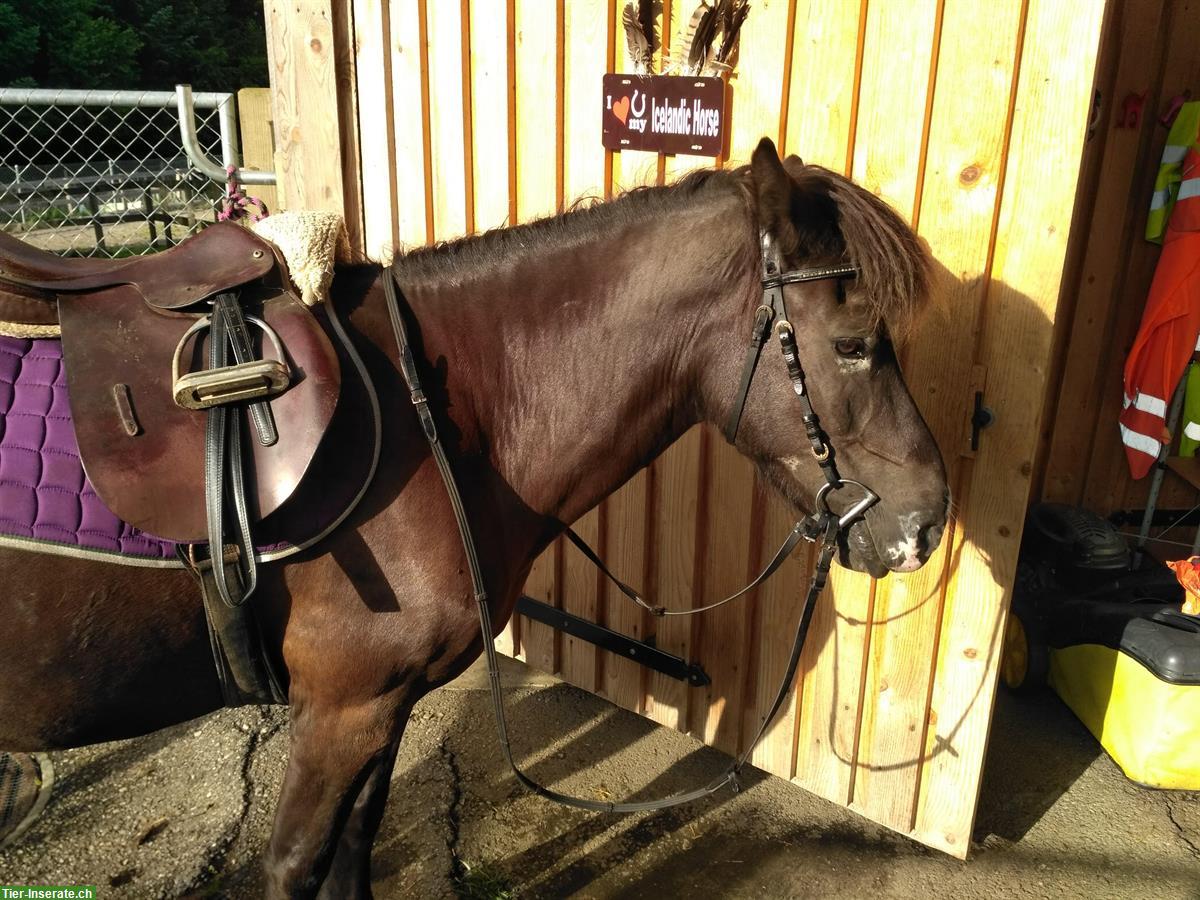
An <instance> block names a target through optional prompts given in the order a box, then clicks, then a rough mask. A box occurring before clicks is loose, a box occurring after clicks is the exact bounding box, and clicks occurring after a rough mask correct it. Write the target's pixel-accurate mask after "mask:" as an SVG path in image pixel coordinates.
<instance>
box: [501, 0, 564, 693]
mask: <svg viewBox="0 0 1200 900" xmlns="http://www.w3.org/2000/svg"><path fill="white" fill-rule="evenodd" d="M514 13H515V19H514V28H515V53H516V60H515V61H516V72H515V74H516V83H515V90H514V91H513V95H512V96H513V100H514V103H515V110H514V112H515V118H516V161H517V198H516V199H517V218H518V220H519V221H521V222H528V221H530V220H531V219H536V218H539V217H542V216H547V215H551V214H553V213H554V211H555V210H556V208H557V207H558V197H557V191H558V185H557V179H556V168H557V147H556V140H555V136H556V135H557V134H558V130H559V126H558V98H557V96H556V95H557V91H556V79H555V78H554V77H553V75H552V73H553V72H554V71H555V67H556V59H557V49H556V48H557V45H558V40H559V30H558V4H555V3H551V2H548V0H516V3H515V5H514ZM557 552H558V544H557V543H556V544H555V545H553V546H551V547H550V548H549V549H547V551H546V552H545V553H544V554H543V555H542V557H541V558H539V559H538V561H537V562H536V563H535V564H534V573H533V574H531V575H530V580H529V582H527V584H526V590H527V592H529V593H530V595H531V596H532V595H533V594H532V590H531V588H530V585H534V586H535V587H536V588H537V589H538V590H539V596H538V599H541V600H544V601H545V602H547V603H551V604H554V605H557V603H558V591H557V589H556V585H555V584H554V581H555V579H554V573H555V571H556V563H555V554H556V553H557ZM520 632H521V649H522V651H523V652H524V654H525V659H526V661H527V662H529V663H530V664H531V665H536V666H537V667H538V668H540V669H544V670H545V671H547V672H555V671H557V670H558V665H559V660H558V655H557V650H558V646H559V642H558V637H557V632H555V630H554V629H553V628H551V627H550V626H548V625H543V624H542V623H540V622H534V621H531V620H529V619H522V620H521V623H520Z"/></svg>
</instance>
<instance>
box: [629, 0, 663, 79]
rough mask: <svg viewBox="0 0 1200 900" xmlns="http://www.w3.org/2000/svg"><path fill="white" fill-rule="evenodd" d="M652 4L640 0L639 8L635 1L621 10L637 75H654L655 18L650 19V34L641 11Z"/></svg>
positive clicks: (630, 54)
mask: <svg viewBox="0 0 1200 900" xmlns="http://www.w3.org/2000/svg"><path fill="white" fill-rule="evenodd" d="M649 5H651V4H649V3H646V2H645V0H639V4H638V9H635V8H634V5H633V3H632V2H631V3H626V4H625V8H624V10H622V12H621V24H622V26H624V28H625V41H626V43H628V44H629V58H630V60H631V61H632V62H633V71H634V74H635V75H652V74H653V73H654V49H655V44H656V38H657V35H656V34H655V30H654V20H653V19H651V20H650V23H649V24H650V28H649V36H648V37H647V30H646V29H645V28H644V27H643V20H642V15H641V13H642V12H643V11H644V8H645V7H646V6H649Z"/></svg>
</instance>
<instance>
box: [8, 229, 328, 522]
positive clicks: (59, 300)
mask: <svg viewBox="0 0 1200 900" xmlns="http://www.w3.org/2000/svg"><path fill="white" fill-rule="evenodd" d="M228 294H236V297H237V305H238V306H239V307H240V309H241V310H242V311H243V312H244V314H245V315H246V316H247V317H252V318H253V319H254V320H257V321H258V322H260V323H263V325H265V329H264V330H263V334H264V335H265V334H271V335H272V338H273V339H270V340H268V339H267V338H266V337H263V338H262V340H261V346H257V345H256V346H255V348H254V349H255V351H256V353H258V354H261V356H260V358H261V359H266V360H271V359H274V360H276V361H278V362H280V363H283V364H284V365H285V366H286V370H287V372H288V376H287V384H286V385H285V386H283V388H282V390H281V391H279V392H278V393H277V394H276V395H274V396H271V397H270V398H269V401H268V402H269V405H270V412H271V413H272V415H273V418H274V424H275V427H276V429H277V431H278V435H277V439H276V440H274V441H273V442H272V443H270V444H269V445H266V444H264V443H263V442H262V441H260V440H253V439H250V440H246V441H244V444H245V446H246V448H247V449H248V450H249V451H250V453H249V455H250V456H251V457H252V458H251V459H249V460H248V461H247V462H248V465H246V474H247V484H248V488H249V489H248V491H247V494H248V503H249V504H250V506H251V507H252V508H251V509H250V510H249V516H250V518H251V519H252V520H260V519H262V518H264V517H266V516H268V515H270V514H271V513H272V512H274V511H275V510H277V509H278V508H279V507H280V506H281V505H282V504H283V503H284V502H285V501H286V500H287V499H288V498H289V497H291V496H292V494H293V493H294V492H295V491H296V489H297V487H298V486H299V485H300V483H301V480H302V479H303V477H304V474H305V472H306V471H307V469H308V467H309V465H310V463H311V462H312V459H313V456H314V455H315V453H316V451H317V448H318V446H319V445H320V443H321V440H322V438H323V437H324V435H325V432H326V430H327V429H328V427H329V424H330V421H331V420H332V418H333V413H334V409H335V407H336V405H337V400H338V393H339V386H340V382H341V372H340V367H339V364H338V357H337V354H336V352H335V351H334V348H333V347H332V346H331V344H330V341H329V339H328V337H327V336H326V335H325V332H324V330H323V329H322V327H321V326H320V324H319V323H318V322H317V320H316V318H315V317H314V316H313V314H312V313H311V312H310V311H309V310H308V308H307V307H305V306H304V305H303V304H302V303H301V302H300V301H299V300H298V299H297V298H296V297H295V296H294V295H293V294H292V292H291V290H290V287H289V283H288V281H287V277H286V267H285V265H284V264H283V262H282V261H281V260H280V259H279V258H278V257H277V256H276V253H275V250H274V248H273V247H272V246H271V245H270V244H268V243H267V242H265V241H263V240H262V239H260V238H258V237H257V236H256V235H254V234H253V233H252V232H250V231H248V230H246V229H245V228H242V227H241V226H239V225H235V224H232V223H217V224H215V225H211V226H209V227H208V228H206V229H205V230H203V231H201V232H200V233H198V234H196V235H195V236H193V237H191V238H188V239H187V240H185V241H184V242H182V243H181V244H179V245H178V246H177V247H174V248H172V249H170V250H166V251H163V252H161V253H157V254H154V255H151V256H144V257H133V258H130V259H105V260H95V259H67V258H63V257H59V256H56V255H54V254H51V253H47V252H45V251H42V250H39V249H37V248H34V247H32V246H30V245H28V244H25V243H23V242H22V241H19V240H17V239H16V238H13V237H11V236H8V235H4V234H0V321H8V322H18V323H23V324H53V323H54V322H55V321H57V322H58V323H59V324H60V326H61V328H62V341H63V355H64V359H65V363H66V374H67V382H68V393H69V397H70V403H71V414H72V418H73V419H74V424H75V430H76V437H77V439H78V442H79V450H80V455H81V457H82V459H83V464H84V468H85V471H86V472H87V475H88V478H89V479H90V480H91V482H92V485H93V486H94V487H95V489H96V492H97V493H98V494H99V495H100V498H101V499H102V500H103V501H104V502H105V504H106V505H107V506H108V507H109V508H110V509H112V511H113V512H114V513H116V514H117V516H118V517H120V518H121V519H123V520H124V521H126V522H129V523H130V524H132V525H134V526H136V527H138V528H140V529H142V530H144V531H146V532H149V533H150V534H153V535H157V536H159V537H163V538H167V539H170V540H175V541H180V542H183V543H195V542H203V541H205V540H207V539H208V536H209V529H208V523H207V522H206V502H205V500H206V498H205V432H206V415H205V414H204V413H203V412H202V411H201V410H198V409H195V408H187V407H185V406H181V405H180V404H179V403H177V402H176V396H175V391H173V381H174V380H175V379H173V377H172V362H173V360H174V359H175V357H176V355H177V354H178V355H179V357H180V370H181V374H186V373H190V372H197V371H203V369H204V363H203V361H204V360H205V359H206V357H207V352H208V349H209V344H210V340H209V336H208V335H207V334H205V333H197V334H194V335H192V336H190V337H189V338H187V339H185V335H186V334H187V333H188V332H189V329H193V327H194V326H195V325H196V323H197V322H199V321H201V320H203V319H204V318H205V317H207V316H208V315H209V314H210V312H211V309H212V306H211V304H212V301H213V299H214V298H216V297H219V296H221V295H228Z"/></svg>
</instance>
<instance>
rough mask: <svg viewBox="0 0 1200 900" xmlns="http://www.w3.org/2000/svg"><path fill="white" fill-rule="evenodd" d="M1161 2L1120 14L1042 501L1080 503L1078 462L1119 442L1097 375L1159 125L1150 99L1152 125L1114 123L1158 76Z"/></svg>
mask: <svg viewBox="0 0 1200 900" xmlns="http://www.w3.org/2000/svg"><path fill="white" fill-rule="evenodd" d="M1164 5H1165V4H1164V0H1133V2H1131V3H1129V4H1127V6H1126V8H1125V11H1124V14H1123V15H1122V16H1121V26H1122V27H1121V35H1120V45H1121V48H1122V49H1121V58H1120V61H1119V62H1118V64H1117V75H1116V80H1115V82H1114V85H1113V90H1112V92H1111V94H1110V97H1109V104H1110V105H1111V106H1113V107H1115V111H1114V114H1113V116H1112V120H1111V121H1110V122H1109V124H1108V127H1107V128H1106V129H1104V131H1103V132H1101V133H1100V134H1098V135H1097V136H1096V138H1095V140H1097V141H1103V142H1104V148H1103V154H1104V159H1103V162H1102V163H1101V168H1100V175H1099V182H1098V185H1097V193H1096V201H1095V206H1094V208H1093V213H1092V216H1091V222H1090V227H1089V228H1088V231H1087V234H1086V239H1085V238H1084V235H1083V234H1080V235H1079V238H1078V239H1079V240H1080V242H1081V243H1084V245H1085V246H1086V251H1085V257H1084V261H1083V266H1082V269H1081V273H1080V277H1079V280H1078V286H1077V288H1076V291H1075V295H1076V300H1075V310H1074V316H1073V320H1072V322H1071V325H1070V340H1069V342H1068V344H1067V348H1066V349H1067V354H1068V358H1067V364H1066V367H1065V368H1064V371H1063V375H1062V386H1061V388H1060V390H1059V396H1060V402H1059V403H1058V404H1057V410H1058V413H1059V421H1058V422H1057V424H1056V427H1055V428H1054V433H1053V435H1052V437H1051V439H1050V449H1049V456H1048V458H1047V461H1046V469H1045V475H1044V484H1045V487H1044V491H1043V499H1046V500H1050V501H1053V502H1056V503H1072V504H1073V503H1078V502H1079V501H1080V499H1082V495H1083V490H1084V481H1085V477H1086V474H1087V467H1086V465H1081V464H1080V463H1081V461H1085V460H1087V458H1088V457H1089V455H1090V447H1091V445H1092V443H1093V442H1094V441H1096V440H1097V439H1101V440H1104V439H1105V438H1107V440H1109V441H1115V440H1116V439H1117V437H1116V436H1117V428H1116V423H1115V422H1112V421H1101V420H1100V418H1099V413H1100V410H1101V407H1102V400H1103V396H1102V392H1100V391H1098V390H1096V372H1097V371H1103V370H1109V369H1110V368H1112V367H1117V368H1119V367H1120V365H1121V364H1122V363H1123V361H1124V357H1123V355H1122V354H1121V352H1120V351H1121V349H1122V345H1120V344H1117V345H1115V346H1114V344H1113V341H1112V337H1113V335H1112V331H1113V327H1114V325H1115V321H1116V318H1117V310H1118V306H1119V304H1118V303H1117V302H1116V300H1117V297H1116V292H1117V288H1118V285H1119V284H1120V283H1121V281H1122V280H1123V279H1122V276H1123V273H1124V272H1125V271H1126V269H1127V265H1128V259H1127V255H1126V253H1125V252H1124V250H1125V248H1126V247H1127V246H1128V245H1129V244H1130V243H1131V242H1133V241H1135V240H1140V236H1141V233H1142V232H1144V230H1145V218H1146V216H1145V213H1146V209H1147V208H1142V207H1138V206H1136V205H1135V204H1133V203H1131V199H1130V191H1129V185H1130V183H1131V182H1132V181H1134V180H1135V179H1136V175H1137V166H1138V163H1139V162H1140V161H1141V158H1144V156H1145V147H1144V146H1143V145H1144V144H1145V143H1146V142H1145V141H1144V140H1143V135H1144V134H1145V132H1146V131H1147V130H1148V129H1154V128H1156V126H1155V125H1153V123H1152V120H1153V113H1152V110H1153V109H1154V106H1152V105H1150V104H1149V98H1148V105H1147V110H1148V112H1149V117H1150V119H1151V122H1149V123H1145V124H1143V126H1142V127H1141V128H1121V127H1118V124H1117V122H1116V121H1115V119H1116V116H1117V115H1119V114H1120V111H1121V110H1120V104H1121V103H1122V102H1123V100H1124V98H1125V97H1127V96H1128V95H1130V94H1133V93H1141V92H1142V91H1144V90H1146V89H1147V86H1148V85H1149V84H1151V83H1152V82H1153V81H1154V80H1155V77H1156V75H1159V72H1158V71H1156V70H1160V69H1161V65H1162V60H1161V44H1162V41H1163V39H1164V38H1165V34H1164V32H1163V28H1162V24H1163V22H1162V19H1163V15H1164V12H1165V10H1164ZM1146 162H1147V163H1149V160H1146ZM1148 168H1153V169H1157V166H1148ZM1138 213H1140V215H1138ZM1122 300H1124V298H1122ZM1128 305H1131V306H1133V305H1137V304H1128ZM1098 431H1099V434H1098V433H1097V432H1098ZM1105 431H1108V432H1111V434H1107V435H1106V434H1104V432H1105Z"/></svg>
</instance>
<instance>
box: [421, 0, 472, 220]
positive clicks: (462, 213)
mask: <svg viewBox="0 0 1200 900" xmlns="http://www.w3.org/2000/svg"><path fill="white" fill-rule="evenodd" d="M428 16H429V21H428V28H429V83H430V85H431V91H432V92H436V95H437V102H436V103H434V102H431V103H430V105H429V136H430V150H431V153H430V160H431V163H432V175H433V238H434V240H438V241H444V240H449V239H451V238H456V237H461V236H462V235H463V234H465V233H466V231H467V182H466V152H467V149H466V134H465V131H464V125H463V58H462V29H463V26H464V22H463V19H462V6H461V4H459V3H455V2H441V3H430V4H429V13H428Z"/></svg>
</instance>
